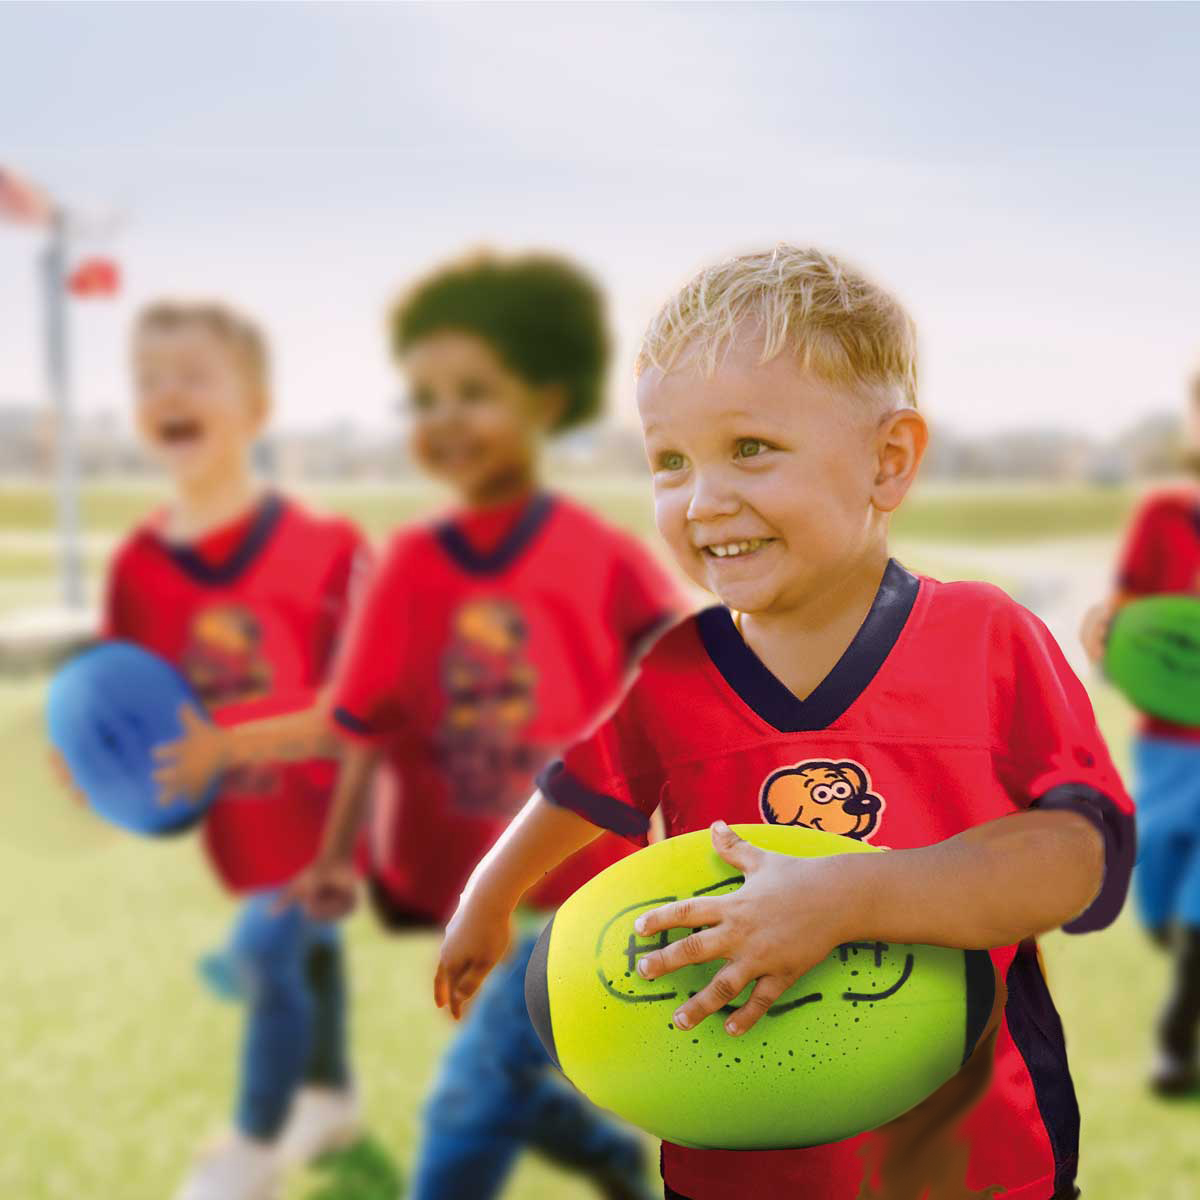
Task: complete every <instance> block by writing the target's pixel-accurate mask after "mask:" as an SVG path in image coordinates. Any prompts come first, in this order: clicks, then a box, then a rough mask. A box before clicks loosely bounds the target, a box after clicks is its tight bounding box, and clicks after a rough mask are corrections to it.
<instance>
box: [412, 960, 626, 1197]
mask: <svg viewBox="0 0 1200 1200" xmlns="http://www.w3.org/2000/svg"><path fill="white" fill-rule="evenodd" d="M536 940H537V939H536V937H533V936H528V937H522V938H521V939H520V940H519V941H518V942H517V944H516V946H515V947H514V949H513V951H512V953H511V954H509V956H508V958H507V959H505V961H504V962H502V963H501V964H500V965H499V966H498V967H496V969H495V970H494V971H493V972H492V976H491V978H490V979H489V980H488V981H487V983H486V984H485V985H484V987H483V989H482V990H481V991H480V993H479V995H478V996H476V998H475V1000H474V1002H473V1003H472V1005H471V1008H470V1010H469V1012H468V1015H467V1018H466V1020H465V1021H464V1023H463V1026H462V1031H461V1032H460V1033H459V1035H458V1037H457V1038H456V1039H455V1041H454V1042H453V1043H452V1044H451V1046H450V1049H449V1050H448V1051H447V1052H446V1056H445V1058H444V1059H443V1060H442V1065H441V1070H440V1071H439V1074H438V1078H437V1081H436V1082H435V1084H434V1087H433V1093H432V1095H431V1097H430V1100H429V1103H428V1105H427V1106H426V1109H425V1135H424V1141H423V1143H422V1145H421V1147H420V1149H419V1150H418V1153H417V1164H416V1167H415V1171H414V1178H413V1184H412V1191H411V1193H410V1197H409V1200H488V1198H489V1197H492V1196H495V1195H497V1194H498V1193H499V1192H500V1189H501V1188H502V1187H503V1185H504V1181H505V1179H506V1178H507V1176H508V1173H509V1171H510V1170H511V1169H512V1167H513V1164H514V1163H515V1161H516V1158H517V1155H518V1154H519V1153H520V1151H521V1150H522V1148H524V1147H526V1146H528V1147H532V1148H533V1149H536V1150H539V1151H541V1152H542V1153H543V1154H545V1155H546V1156H547V1157H548V1158H550V1159H551V1160H553V1161H554V1162H557V1163H559V1164H561V1165H564V1166H571V1167H575V1168H577V1169H579V1170H582V1171H588V1172H593V1173H601V1172H604V1171H605V1170H620V1169H622V1168H625V1169H630V1170H635V1169H636V1164H638V1163H639V1162H640V1160H641V1155H642V1151H641V1145H640V1143H639V1141H638V1139H637V1137H636V1136H635V1135H634V1134H632V1133H630V1132H627V1131H626V1130H624V1129H622V1128H621V1127H620V1126H618V1125H617V1124H615V1122H613V1121H612V1120H611V1118H609V1117H607V1116H605V1115H604V1114H603V1113H601V1112H600V1110H599V1109H597V1108H595V1107H594V1106H593V1105H592V1104H590V1103H588V1101H587V1100H585V1099H584V1098H583V1096H581V1095H580V1094H579V1093H578V1092H577V1091H575V1090H574V1088H572V1087H571V1086H570V1085H569V1084H567V1083H566V1081H565V1080H563V1078H562V1077H561V1076H560V1075H559V1074H558V1072H557V1071H555V1070H554V1068H553V1066H552V1065H551V1063H550V1059H549V1058H548V1057H547V1055H546V1051H545V1050H544V1049H543V1047H542V1043H541V1042H540V1041H539V1040H538V1036H537V1034H536V1033H535V1032H534V1029H533V1025H532V1023H531V1022H530V1020H529V1014H528V1013H527V1012H526V1010H525V968H526V966H527V965H528V963H529V956H530V955H531V954H532V953H533V946H534V943H535V941H536Z"/></svg>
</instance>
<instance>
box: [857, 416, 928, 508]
mask: <svg viewBox="0 0 1200 1200" xmlns="http://www.w3.org/2000/svg"><path fill="white" fill-rule="evenodd" d="M928 444H929V426H928V425H927V424H926V423H925V418H924V417H923V416H922V415H921V414H920V413H919V412H918V411H917V410H916V409H915V408H901V409H897V410H896V411H895V412H891V413H889V414H888V415H887V416H886V417H884V418H883V420H882V421H881V422H880V423H879V428H878V431H877V434H876V442H875V445H876V471H875V481H874V484H873V486H872V489H871V503H872V504H873V505H874V506H875V507H876V508H877V509H878V510H879V511H880V512H887V513H890V512H894V511H895V510H896V509H897V508H899V507H900V504H901V502H902V501H903V499H904V497H905V496H906V495H907V494H908V489H909V488H910V487H912V484H913V480H914V479H916V477H917V470H918V469H919V467H920V466H921V459H922V457H923V456H924V454H925V447H926V446H927V445H928Z"/></svg>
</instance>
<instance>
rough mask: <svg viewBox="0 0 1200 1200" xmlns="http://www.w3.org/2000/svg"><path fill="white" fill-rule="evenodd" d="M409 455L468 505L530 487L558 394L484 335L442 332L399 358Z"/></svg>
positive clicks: (552, 418)
mask: <svg viewBox="0 0 1200 1200" xmlns="http://www.w3.org/2000/svg"><path fill="white" fill-rule="evenodd" d="M403 370H404V374H405V378H406V381H407V384H408V397H409V410H410V413H411V417H412V448H413V454H414V457H415V458H416V459H417V461H418V462H419V463H420V464H421V466H422V467H423V468H424V469H425V470H426V471H428V472H429V474H431V475H433V476H435V477H436V478H438V479H441V480H442V481H443V482H444V483H447V484H449V485H450V486H451V487H452V488H454V490H455V491H456V492H458V494H459V496H460V497H461V498H462V499H464V500H466V501H468V502H471V503H482V502H486V501H488V500H489V499H494V498H496V497H498V496H502V495H504V494H506V493H507V492H508V491H510V490H511V489H512V488H514V487H521V486H524V485H525V484H526V483H529V482H532V479H533V476H534V474H535V471H536V462H537V456H538V451H539V447H540V443H541V439H542V437H543V436H544V435H545V434H546V433H547V432H548V431H549V429H550V426H551V425H552V423H553V420H554V418H555V416H556V415H557V412H558V409H557V407H556V405H555V399H554V397H553V396H552V395H551V393H552V392H553V391H555V389H542V388H536V387H534V386H532V385H531V384H529V383H528V382H526V381H525V380H524V379H523V378H521V376H520V375H518V374H516V372H514V371H512V370H511V369H510V368H509V367H508V366H507V365H506V364H505V362H504V361H503V359H501V357H500V356H499V354H497V353H496V351H495V350H493V349H492V347H491V346H490V345H489V344H488V342H486V341H485V340H484V339H483V338H480V337H476V336H475V335H474V334H471V333H465V332H457V331H453V330H445V331H442V332H439V333H434V334H430V335H429V336H428V337H425V338H422V339H421V340H420V341H419V342H417V343H416V344H415V345H414V346H413V347H412V348H411V349H410V350H409V351H408V353H407V354H406V355H405V356H404V361H403Z"/></svg>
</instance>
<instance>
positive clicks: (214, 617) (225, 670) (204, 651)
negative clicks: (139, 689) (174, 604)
mask: <svg viewBox="0 0 1200 1200" xmlns="http://www.w3.org/2000/svg"><path fill="white" fill-rule="evenodd" d="M180 666H181V667H182V669H183V673H184V675H185V676H186V678H187V680H188V682H189V683H190V684H191V685H192V687H194V688H195V689H196V692H197V694H198V695H199V696H200V698H201V699H202V700H203V701H204V703H205V706H206V707H208V708H210V709H213V708H220V707H221V706H222V705H225V704H238V703H242V702H244V701H247V700H257V699H259V698H260V697H262V696H266V695H268V694H269V693H270V691H271V665H270V663H268V662H267V660H266V659H265V658H264V657H263V656H262V626H261V625H260V624H259V620H258V617H257V616H256V615H255V614H254V613H253V612H252V611H251V610H250V609H248V608H243V607H241V605H237V604H220V605H215V606H214V607H212V608H206V609H202V610H201V611H200V612H198V613H197V614H196V616H195V617H194V618H193V620H192V624H191V628H190V629H189V630H188V639H187V646H186V648H185V649H184V652H183V659H182V661H181V663H180Z"/></svg>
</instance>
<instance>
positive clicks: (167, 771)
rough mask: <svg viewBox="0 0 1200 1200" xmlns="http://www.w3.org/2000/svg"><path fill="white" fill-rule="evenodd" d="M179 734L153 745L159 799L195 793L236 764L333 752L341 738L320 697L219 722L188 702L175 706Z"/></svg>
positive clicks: (299, 758) (298, 759)
mask: <svg viewBox="0 0 1200 1200" xmlns="http://www.w3.org/2000/svg"><path fill="white" fill-rule="evenodd" d="M179 719H180V723H181V724H182V726H183V734H182V736H181V737H180V738H179V740H178V741H174V742H166V743H164V744H162V745H160V746H155V748H154V758H155V761H156V762H157V763H158V767H157V769H156V770H155V772H154V782H155V783H156V784H157V785H158V793H159V801H160V803H163V804H167V803H169V802H170V800H171V798H172V797H175V796H189V797H194V796H199V795H201V794H202V793H203V792H204V790H205V789H206V788H207V787H208V785H209V783H210V782H211V781H212V779H213V777H214V776H215V775H217V774H219V773H220V772H222V771H228V770H231V769H232V768H234V767H244V766H252V765H254V764H257V763H266V762H304V761H305V760H306V759H310V758H333V757H335V756H336V755H337V753H338V750H339V746H340V741H339V739H338V737H337V735H336V734H335V733H334V731H333V730H332V729H330V728H329V707H328V703H327V701H326V699H325V697H321V698H319V699H318V700H317V702H316V703H315V704H313V705H312V706H311V707H309V708H305V709H301V710H300V711H298V712H290V713H283V714H281V715H279V716H273V717H264V718H262V719H261V720H257V721H247V722H246V723H245V724H241V725H230V726H220V725H214V724H212V723H211V722H209V721H206V720H205V719H204V718H203V717H200V716H199V715H197V713H196V712H195V710H194V709H193V708H192V706H191V705H190V704H185V705H183V706H182V707H181V708H180V710H179Z"/></svg>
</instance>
